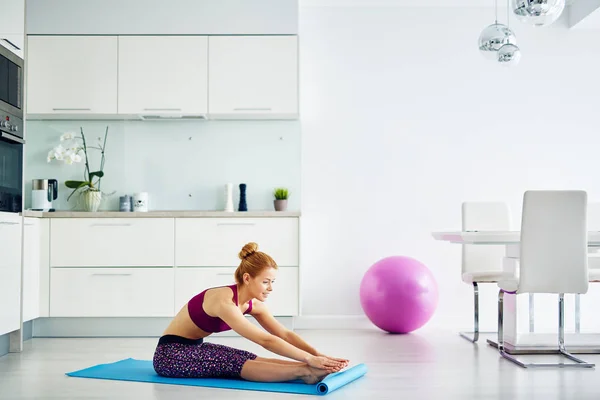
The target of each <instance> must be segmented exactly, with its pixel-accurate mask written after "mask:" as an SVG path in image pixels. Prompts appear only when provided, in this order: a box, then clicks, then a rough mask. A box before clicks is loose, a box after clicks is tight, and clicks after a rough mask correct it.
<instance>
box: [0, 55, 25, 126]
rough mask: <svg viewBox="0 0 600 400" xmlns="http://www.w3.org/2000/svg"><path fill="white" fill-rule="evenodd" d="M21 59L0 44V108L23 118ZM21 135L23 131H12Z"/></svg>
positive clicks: (22, 71)
mask: <svg viewBox="0 0 600 400" xmlns="http://www.w3.org/2000/svg"><path fill="white" fill-rule="evenodd" d="M23 73H24V70H23V59H22V58H20V57H19V56H17V55H16V54H14V53H12V52H11V51H10V50H8V49H6V48H5V47H3V46H0V110H2V111H3V112H6V113H8V114H11V115H13V116H14V117H16V118H18V119H20V120H22V119H23V92H24V89H23ZM12 134H13V135H14V136H19V137H21V138H22V137H23V131H17V132H12Z"/></svg>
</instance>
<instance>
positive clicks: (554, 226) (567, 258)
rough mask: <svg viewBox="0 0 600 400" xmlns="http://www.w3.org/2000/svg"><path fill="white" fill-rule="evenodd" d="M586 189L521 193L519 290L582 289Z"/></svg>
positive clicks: (585, 269)
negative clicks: (522, 194)
mask: <svg viewBox="0 0 600 400" xmlns="http://www.w3.org/2000/svg"><path fill="white" fill-rule="evenodd" d="M586 218H587V193H586V192H584V191H581V190H532V191H527V192H525V194H524V196H523V213H522V219H521V260H520V271H519V275H520V279H519V289H518V291H519V292H529V293H586V292H587V290H588V259H587V220H586Z"/></svg>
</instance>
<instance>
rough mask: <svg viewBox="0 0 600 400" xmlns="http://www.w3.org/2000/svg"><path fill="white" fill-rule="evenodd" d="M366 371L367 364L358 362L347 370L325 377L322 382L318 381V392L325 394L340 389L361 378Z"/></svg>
mask: <svg viewBox="0 0 600 400" xmlns="http://www.w3.org/2000/svg"><path fill="white" fill-rule="evenodd" d="M366 373H367V365H366V364H358V365H355V366H353V367H352V368H349V369H347V370H345V371H341V372H336V373H335V374H331V375H329V376H327V377H325V379H323V380H322V381H321V382H319V383H317V394H319V395H322V396H324V395H326V394H327V393H331V392H333V391H334V390H336V389H339V388H341V387H342V386H344V385H346V384H348V383H350V382H352V381H354V380H356V379H358V378H360V377H361V376H363V375H365V374H366Z"/></svg>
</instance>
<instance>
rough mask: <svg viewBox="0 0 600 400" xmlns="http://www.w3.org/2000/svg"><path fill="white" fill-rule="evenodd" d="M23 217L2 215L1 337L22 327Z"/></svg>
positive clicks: (0, 258)
mask: <svg viewBox="0 0 600 400" xmlns="http://www.w3.org/2000/svg"><path fill="white" fill-rule="evenodd" d="M21 234H22V217H21V216H19V215H17V214H8V213H0V254H1V256H0V335H3V334H5V333H9V332H13V331H16V330H18V329H19V327H20V325H21Z"/></svg>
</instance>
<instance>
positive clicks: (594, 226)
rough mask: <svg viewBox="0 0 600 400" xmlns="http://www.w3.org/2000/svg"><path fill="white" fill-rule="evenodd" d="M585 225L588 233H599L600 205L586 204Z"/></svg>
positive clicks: (596, 203) (595, 203)
mask: <svg viewBox="0 0 600 400" xmlns="http://www.w3.org/2000/svg"><path fill="white" fill-rule="evenodd" d="M587 224H588V226H587V230H588V231H600V203H598V202H594V203H590V202H588V207H587Z"/></svg>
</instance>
